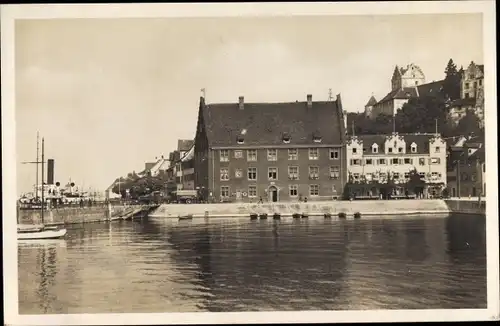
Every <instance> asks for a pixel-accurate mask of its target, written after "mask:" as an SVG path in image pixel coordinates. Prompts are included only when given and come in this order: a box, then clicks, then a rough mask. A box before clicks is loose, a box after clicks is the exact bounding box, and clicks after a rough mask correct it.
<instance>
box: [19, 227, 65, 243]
mask: <svg viewBox="0 0 500 326" xmlns="http://www.w3.org/2000/svg"><path fill="white" fill-rule="evenodd" d="M66 233H67V230H66V229H59V228H57V227H45V226H43V225H25V226H18V227H17V240H41V239H59V238H63V237H64V236H65V235H66Z"/></svg>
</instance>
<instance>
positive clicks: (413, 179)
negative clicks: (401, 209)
mask: <svg viewBox="0 0 500 326" xmlns="http://www.w3.org/2000/svg"><path fill="white" fill-rule="evenodd" d="M424 187H425V181H424V180H422V178H421V177H420V175H419V174H418V172H417V169H413V170H411V171H410V172H409V178H408V181H407V182H406V188H407V189H408V190H411V191H413V193H414V194H421V193H422V192H423V189H424Z"/></svg>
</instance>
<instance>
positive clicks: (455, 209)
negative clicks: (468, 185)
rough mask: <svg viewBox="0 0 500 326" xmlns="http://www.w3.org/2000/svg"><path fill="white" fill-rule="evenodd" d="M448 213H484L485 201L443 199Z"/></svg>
mask: <svg viewBox="0 0 500 326" xmlns="http://www.w3.org/2000/svg"><path fill="white" fill-rule="evenodd" d="M445 203H446V205H447V206H448V209H449V210H450V213H454V214H470V215H486V201H485V200H481V201H479V200H478V199H477V198H476V199H465V198H464V199H448V200H445Z"/></svg>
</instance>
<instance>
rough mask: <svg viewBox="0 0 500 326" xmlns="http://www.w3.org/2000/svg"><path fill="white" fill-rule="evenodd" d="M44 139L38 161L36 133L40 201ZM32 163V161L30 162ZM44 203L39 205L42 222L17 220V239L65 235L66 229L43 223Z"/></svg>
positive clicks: (39, 238) (49, 237)
mask: <svg viewBox="0 0 500 326" xmlns="http://www.w3.org/2000/svg"><path fill="white" fill-rule="evenodd" d="M44 144H45V141H44V139H43V138H42V161H41V162H38V134H37V144H36V145H37V151H36V162H34V163H35V164H36V165H37V181H36V182H37V184H38V163H41V164H42V200H41V203H44V202H45V201H44V192H45V191H44V189H43V184H44V160H45V150H44ZM31 163H33V162H31ZM43 206H45V205H43V204H42V205H41V206H40V215H41V219H42V224H38V225H30V224H28V225H22V224H19V221H18V222H17V223H18V224H17V239H18V240H41V239H59V238H62V237H64V236H65V235H66V233H67V230H66V229H59V228H58V227H46V226H45V225H44V210H45V209H44V207H43Z"/></svg>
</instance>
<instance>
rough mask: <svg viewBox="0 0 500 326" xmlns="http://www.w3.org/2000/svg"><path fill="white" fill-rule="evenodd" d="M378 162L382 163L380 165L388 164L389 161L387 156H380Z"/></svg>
mask: <svg viewBox="0 0 500 326" xmlns="http://www.w3.org/2000/svg"><path fill="white" fill-rule="evenodd" d="M378 164H380V165H386V164H387V162H386V161H385V158H379V159H378Z"/></svg>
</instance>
